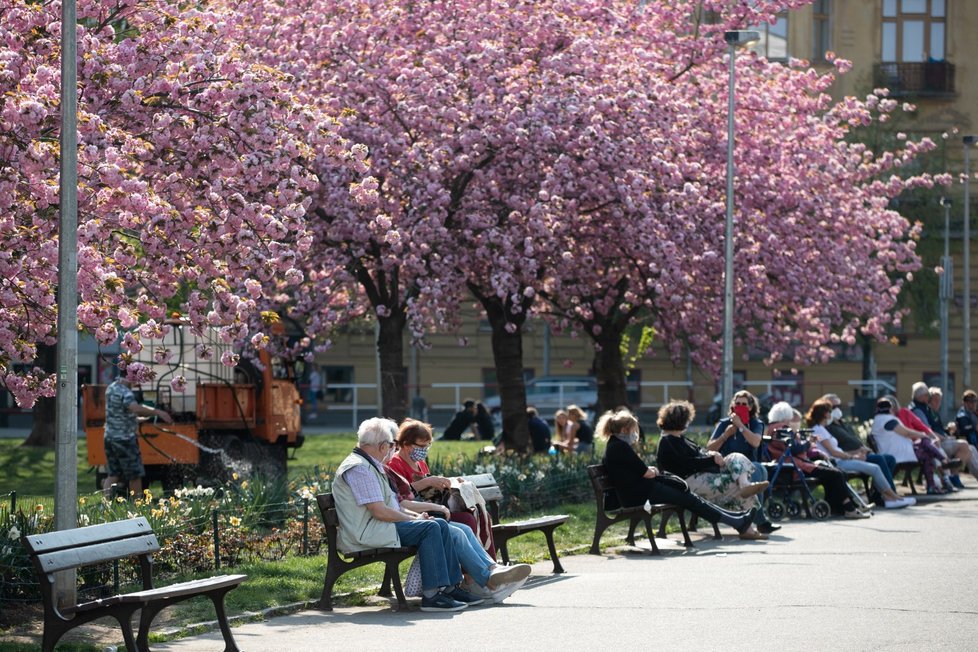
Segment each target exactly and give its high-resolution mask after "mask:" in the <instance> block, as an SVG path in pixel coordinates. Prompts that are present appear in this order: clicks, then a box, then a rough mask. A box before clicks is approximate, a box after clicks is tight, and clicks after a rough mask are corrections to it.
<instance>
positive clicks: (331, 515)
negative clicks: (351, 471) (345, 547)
mask: <svg viewBox="0 0 978 652" xmlns="http://www.w3.org/2000/svg"><path fill="white" fill-rule="evenodd" d="M316 502H317V503H318V504H319V513H320V514H321V515H322V517H323V525H325V526H326V578H325V580H324V581H323V594H322V596H321V597H320V598H319V608H320V609H322V610H324V611H332V610H333V585H335V584H336V581H337V580H338V579H340V577H342V576H343V574H344V573H346V572H347V571H351V570H353V569H354V568H360V567H361V566H366V565H368V564H376V563H382V564H384V566H385V570H384V585H383V586H382V587H381V589H380V595H383V596H390V584H391V583H393V585H394V593H395V594H396V595H397V608H398V609H404V608H405V607H407V600H405V598H404V590H403V589H402V588H401V574H400V572H399V570H398V564H400V563H401V562H402V561H404V560H405V559H410V558H411V557H413V556H414V555H415V553H417V551H418V549H417V548H415V547H413V546H403V547H400V548H372V549H370V550H361V551H358V552H351V553H341V552H340V550H339V548H338V547H337V543H336V542H337V538H338V534H337V529H338V528H339V527H340V519H339V516H337V514H336V500H335V499H334V498H333V494H317V495H316Z"/></svg>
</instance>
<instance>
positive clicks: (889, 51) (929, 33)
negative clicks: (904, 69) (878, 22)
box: [816, 0, 947, 63]
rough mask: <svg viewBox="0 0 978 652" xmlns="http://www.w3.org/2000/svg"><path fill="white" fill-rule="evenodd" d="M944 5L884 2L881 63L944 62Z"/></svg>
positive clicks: (935, 0) (920, 0) (918, 0)
mask: <svg viewBox="0 0 978 652" xmlns="http://www.w3.org/2000/svg"><path fill="white" fill-rule="evenodd" d="M816 4H818V3H816ZM945 4H946V2H945V0H883V17H882V42H881V48H880V58H881V60H882V61H883V62H884V63H890V62H906V63H924V62H935V61H943V60H944V56H945V52H944V42H945V41H944V28H945V24H946V18H947V16H946V7H945Z"/></svg>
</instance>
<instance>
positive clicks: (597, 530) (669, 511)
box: [587, 464, 720, 555]
mask: <svg viewBox="0 0 978 652" xmlns="http://www.w3.org/2000/svg"><path fill="white" fill-rule="evenodd" d="M587 474H588V478H589V479H590V480H591V488H592V489H593V490H594V502H595V515H596V519H595V523H594V539H593V540H592V542H591V550H590V553H591V554H592V555H599V554H601V546H600V544H601V535H602V534H604V531H605V530H607V529H608V528H609V527H610V526H612V525H614V524H615V523H621V522H624V521H628V522H629V525H628V535H627V536H626V537H625V542H626V543H628V544H629V545H632V546H633V545H635V529H636V528H637V527H638V524H639V523H644V524H645V533H646V536H648V538H649V543H650V544H651V546H652V553H653V554H659V547H658V545H656V542H655V536H654V535H653V533H652V515H653V514H659V516H660V522H659V536H660V537H664V536H665V528H666V523H668V521H669V518H670V517H671V516H672V515H673V514H675V515H676V517H677V518H678V519H679V527H680V528H681V529H682V532H683V545H685V546H686V547H692V545H693V542H692V540H691V539H690V538H689V530H688V528H687V527H686V517H685V510H683V509H682V508H680V507H678V506H676V505H669V504H665V503H658V504H655V505H651V511H646V508H645V507H644V506H637V507H622V506H621V500H620V499H619V497H618V490H617V489H616V488H615V486H614V483H612V482H611V478H609V477H608V472H607V471H606V470H605V468H604V465H603V464H592V465H591V466H589V467H587ZM609 504H611V505H618V507H617V508H612V509H608V507H607V506H608V505H609ZM713 531H714V534H715V538H720V532H719V530H718V529H717V527H716V525H714V526H713Z"/></svg>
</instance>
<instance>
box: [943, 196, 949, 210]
mask: <svg viewBox="0 0 978 652" xmlns="http://www.w3.org/2000/svg"><path fill="white" fill-rule="evenodd" d="M941 206H943V207H944V208H949V207H950V206H951V198H950V197H941Z"/></svg>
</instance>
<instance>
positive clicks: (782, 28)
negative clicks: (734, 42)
mask: <svg viewBox="0 0 978 652" xmlns="http://www.w3.org/2000/svg"><path fill="white" fill-rule="evenodd" d="M749 29H752V30H754V31H756V32H758V33H759V34H760V35H761V40H760V41H758V42H757V43H755V44H754V45H753V47H751V50H753V51H754V52H756V53H758V54H759V55H761V56H763V57H767V58H768V59H771V60H773V61H779V60H781V61H784V60H787V59H788V14H787V13H780V14H778V15H777V17H776V18H775V19H774V22H773V23H763V24H761V25H755V26H753V27H750V28H749Z"/></svg>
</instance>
